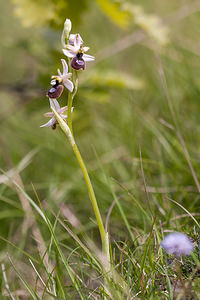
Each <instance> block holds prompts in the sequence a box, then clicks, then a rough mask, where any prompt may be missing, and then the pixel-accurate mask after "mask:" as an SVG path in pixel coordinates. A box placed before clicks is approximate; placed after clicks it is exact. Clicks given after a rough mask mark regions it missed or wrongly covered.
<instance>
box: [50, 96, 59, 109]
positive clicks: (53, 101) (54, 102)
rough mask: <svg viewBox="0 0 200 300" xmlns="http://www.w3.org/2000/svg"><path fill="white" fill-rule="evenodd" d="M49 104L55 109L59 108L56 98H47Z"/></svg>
mask: <svg viewBox="0 0 200 300" xmlns="http://www.w3.org/2000/svg"><path fill="white" fill-rule="evenodd" d="M49 102H50V106H51V107H53V108H54V109H55V110H56V111H58V110H59V109H60V105H59V103H58V101H57V100H56V99H51V98H49Z"/></svg>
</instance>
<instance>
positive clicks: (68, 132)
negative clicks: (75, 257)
mask: <svg viewBox="0 0 200 300" xmlns="http://www.w3.org/2000/svg"><path fill="white" fill-rule="evenodd" d="M71 95H72V94H71ZM72 98H73V97H70V101H72ZM69 108H70V107H69V103H68V121H69V111H70V109H69ZM51 109H52V111H53V113H54V115H55V116H56V119H57V121H58V123H59V125H60V127H61V129H62V130H63V132H64V133H65V135H66V136H67V137H68V139H69V142H70V144H71V146H72V149H73V151H74V154H75V155H76V158H77V160H78V163H79V165H80V168H81V170H82V173H83V176H84V179H85V182H86V185H87V189H88V193H89V196H90V200H91V203H92V206H93V209H94V213H95V216H96V220H97V224H98V227H99V231H100V236H101V241H102V250H103V253H104V254H105V255H106V258H107V264H108V265H109V263H110V254H109V238H108V233H107V232H106V231H105V229H104V225H103V221H102V218H101V214H100V211H99V207H98V204H97V200H96V196H95V193H94V189H93V186H92V183H91V180H90V177H89V175H88V171H87V168H86V166H85V163H84V161H83V159H82V156H81V153H80V151H79V149H78V147H77V145H76V142H75V140H74V137H73V134H72V132H71V130H70V127H69V125H68V124H67V123H66V122H65V121H64V120H63V119H62V117H61V116H60V115H59V114H58V113H57V111H56V110H55V109H54V108H53V107H51ZM70 126H72V122H70Z"/></svg>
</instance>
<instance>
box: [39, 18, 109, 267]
mask: <svg viewBox="0 0 200 300" xmlns="http://www.w3.org/2000/svg"><path fill="white" fill-rule="evenodd" d="M71 28H72V24H71V21H70V20H69V19H66V21H65V23H64V29H63V32H62V37H61V42H62V45H63V53H64V55H66V56H67V61H68V64H67V62H66V61H65V60H64V59H61V62H62V65H63V72H62V73H61V71H60V70H59V69H58V75H53V76H52V77H51V79H52V80H51V82H50V83H51V88H50V89H49V91H48V92H47V96H48V98H49V102H50V108H51V110H52V112H48V113H46V114H45V116H46V117H50V118H51V119H50V120H49V121H48V122H47V123H46V124H44V125H41V126H40V127H51V128H52V129H56V127H57V125H60V127H61V129H62V130H63V132H64V133H65V134H66V136H67V137H68V139H69V142H70V144H71V146H72V148H73V151H74V153H75V155H76V158H77V160H78V162H79V165H80V168H81V170H82V173H83V176H84V179H85V182H86V185H87V189H88V193H89V196H90V200H91V203H92V206H93V209H94V213H95V216H96V219H97V223H98V227H99V231H100V236H101V241H102V251H103V253H104V257H105V258H106V260H105V261H104V262H103V266H104V268H105V269H106V270H107V271H108V270H109V268H110V254H109V237H108V233H107V232H106V231H105V228H104V225H103V222H102V218H101V214H100V211H99V208H98V204H97V200H96V196H95V193H94V189H93V186H92V183H91V180H90V177H89V175H88V171H87V168H86V166H85V163H84V161H83V159H82V156H81V154H80V151H79V149H78V147H77V145H76V142H75V139H74V136H73V131H72V112H73V107H72V103H73V98H74V96H75V94H76V91H77V89H78V80H77V75H78V74H77V73H78V72H79V70H80V69H82V70H85V69H86V64H85V63H86V62H88V61H93V60H94V59H95V58H94V56H91V55H88V54H85V52H87V51H88V50H89V47H85V46H83V39H82V38H81V36H80V34H78V33H77V34H70V32H71ZM68 69H69V71H70V72H69V73H68ZM64 87H65V88H66V89H67V90H68V105H67V106H64V107H62V108H61V107H60V105H59V103H58V101H57V99H58V98H59V97H60V96H61V94H62V93H63V90H64ZM66 111H67V114H63V113H64V112H66Z"/></svg>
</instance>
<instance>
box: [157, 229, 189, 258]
mask: <svg viewBox="0 0 200 300" xmlns="http://www.w3.org/2000/svg"><path fill="white" fill-rule="evenodd" d="M161 246H162V247H163V248H164V249H165V250H166V251H167V252H168V253H169V254H175V255H176V256H182V255H190V253H191V252H192V250H193V249H194V246H193V244H192V242H191V241H190V239H189V238H188V236H187V235H186V234H184V233H180V232H174V233H170V234H168V235H167V236H166V237H165V238H164V240H163V241H162V242H161Z"/></svg>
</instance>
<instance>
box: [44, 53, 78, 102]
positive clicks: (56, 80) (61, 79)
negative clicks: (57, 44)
mask: <svg viewBox="0 0 200 300" xmlns="http://www.w3.org/2000/svg"><path fill="white" fill-rule="evenodd" d="M61 62H62V65H63V73H61V71H60V69H58V75H54V76H51V78H52V80H51V85H52V87H51V88H50V90H49V91H48V92H47V96H48V97H49V98H51V99H55V98H59V97H60V96H61V94H62V92H63V85H62V84H64V86H65V87H66V88H67V89H68V90H69V91H70V92H71V93H72V91H73V89H74V84H73V82H72V81H71V80H69V78H70V77H71V75H72V74H71V73H68V65H67V63H66V61H65V60H64V59H61Z"/></svg>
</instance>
